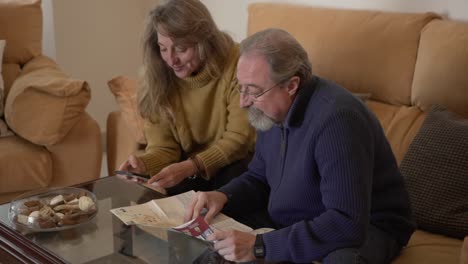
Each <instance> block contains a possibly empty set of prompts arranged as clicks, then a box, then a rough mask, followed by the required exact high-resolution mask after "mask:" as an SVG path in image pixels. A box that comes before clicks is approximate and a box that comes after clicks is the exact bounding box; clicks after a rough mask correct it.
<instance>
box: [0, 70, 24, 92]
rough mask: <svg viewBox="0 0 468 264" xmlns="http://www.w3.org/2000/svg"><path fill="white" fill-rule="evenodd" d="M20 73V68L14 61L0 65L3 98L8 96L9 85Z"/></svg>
mask: <svg viewBox="0 0 468 264" xmlns="http://www.w3.org/2000/svg"><path fill="white" fill-rule="evenodd" d="M20 73H21V68H20V66H19V64H16V63H5V64H3V65H2V75H3V82H4V86H5V90H4V93H5V98H7V97H8V92H9V91H10V88H11V85H12V84H13V82H14V81H15V80H16V78H18V76H19V75H20Z"/></svg>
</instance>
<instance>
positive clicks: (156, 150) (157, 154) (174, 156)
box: [139, 121, 181, 176]
mask: <svg viewBox="0 0 468 264" xmlns="http://www.w3.org/2000/svg"><path fill="white" fill-rule="evenodd" d="M144 128H145V136H146V139H147V142H148V144H147V146H146V150H145V153H143V154H141V155H139V158H141V159H142V161H143V163H144V164H145V166H146V172H147V173H148V174H149V175H151V176H153V175H155V174H157V173H158V172H159V171H160V170H161V169H163V168H164V167H166V166H167V165H169V164H171V163H174V162H178V161H179V160H180V156H181V148H180V145H179V144H178V143H177V141H176V140H175V138H174V135H173V133H172V131H171V128H170V125H169V124H168V123H166V122H156V123H151V122H149V121H145V125H144Z"/></svg>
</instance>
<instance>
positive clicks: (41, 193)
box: [8, 187, 98, 232]
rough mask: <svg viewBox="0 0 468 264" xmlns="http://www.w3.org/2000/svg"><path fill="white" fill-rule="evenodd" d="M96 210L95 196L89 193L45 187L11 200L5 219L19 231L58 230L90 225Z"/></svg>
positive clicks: (82, 190)
mask: <svg viewBox="0 0 468 264" xmlns="http://www.w3.org/2000/svg"><path fill="white" fill-rule="evenodd" d="M97 209H98V207H97V199H96V196H95V195H94V194H93V193H92V192H90V191H88V190H85V189H80V188H74V187H65V188H47V189H41V190H37V191H32V192H27V193H25V194H22V195H21V196H19V197H17V198H15V199H14V200H12V201H11V203H10V210H9V213H8V218H9V219H10V221H11V222H12V223H13V224H14V225H15V226H16V227H18V228H19V229H22V230H27V231H32V232H50V231H60V230H65V229H69V228H75V227H77V226H81V225H83V224H86V223H88V222H90V221H91V220H92V219H93V218H94V217H95V216H96V214H97Z"/></svg>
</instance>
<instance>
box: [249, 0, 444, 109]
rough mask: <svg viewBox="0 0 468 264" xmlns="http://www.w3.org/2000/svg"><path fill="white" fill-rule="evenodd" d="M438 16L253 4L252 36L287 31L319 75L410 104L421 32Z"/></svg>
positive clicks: (390, 100)
mask: <svg viewBox="0 0 468 264" xmlns="http://www.w3.org/2000/svg"><path fill="white" fill-rule="evenodd" d="M437 17H438V16H437V15H435V14H432V13H426V14H408V13H391V12H378V11H362V10H360V11H358V10H340V9H326V8H313V7H304V6H301V5H290V4H275V3H255V4H251V5H250V6H249V21H248V34H249V35H251V34H253V33H255V32H257V31H259V30H262V29H265V28H270V27H277V28H282V29H285V30H287V31H288V32H290V33H291V34H292V35H293V36H295V37H296V38H297V39H298V41H299V42H300V43H301V44H302V45H303V46H304V48H305V49H306V50H307V53H308V54H309V57H310V59H311V62H312V68H313V71H314V73H316V74H317V75H320V76H323V77H326V78H328V79H331V80H333V81H335V82H337V83H339V84H341V85H343V86H344V87H346V88H347V89H349V90H351V91H353V92H371V93H372V98H374V99H376V100H378V101H382V102H386V103H390V104H394V105H409V104H410V101H411V100H410V97H411V83H412V80H413V73H414V65H415V63H416V56H417V49H418V44H419V38H420V33H421V30H422V28H423V27H424V26H425V25H426V24H427V23H428V22H429V21H431V20H432V19H435V18H437ZM305 18H306V19H305ZM298 25H300V26H298ZM376 69H378V70H376Z"/></svg>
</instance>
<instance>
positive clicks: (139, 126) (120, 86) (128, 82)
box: [107, 76, 146, 144]
mask: <svg viewBox="0 0 468 264" xmlns="http://www.w3.org/2000/svg"><path fill="white" fill-rule="evenodd" d="M107 84H108V86H109V89H110V91H111V92H112V94H113V95H114V96H115V100H116V101H117V104H118V105H119V107H120V110H121V112H122V117H123V119H124V120H125V122H126V123H127V124H128V127H129V129H130V130H131V132H132V134H133V135H134V136H135V140H136V142H138V143H140V144H146V138H145V135H144V129H143V125H144V120H143V117H141V115H140V113H139V111H138V105H137V82H136V81H135V80H132V79H129V78H127V77H125V76H117V77H115V78H113V79H112V80H110V81H108V82H107Z"/></svg>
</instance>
